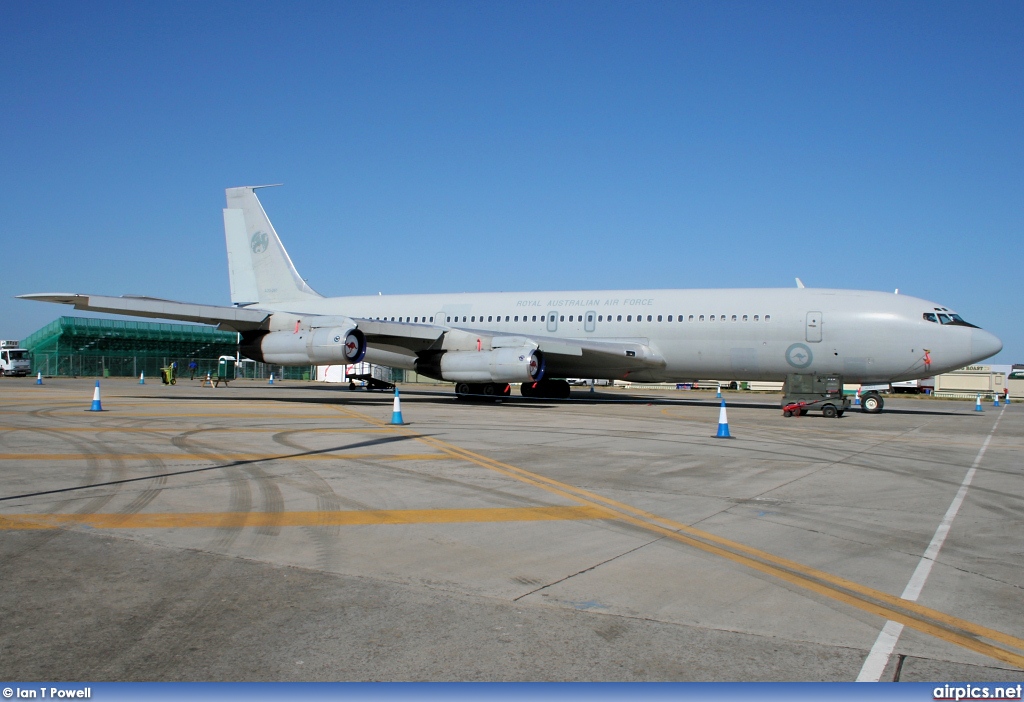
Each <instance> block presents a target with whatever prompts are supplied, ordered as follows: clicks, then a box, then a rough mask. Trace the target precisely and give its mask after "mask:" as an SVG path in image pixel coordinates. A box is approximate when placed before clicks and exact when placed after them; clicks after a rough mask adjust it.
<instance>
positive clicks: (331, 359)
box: [239, 327, 366, 366]
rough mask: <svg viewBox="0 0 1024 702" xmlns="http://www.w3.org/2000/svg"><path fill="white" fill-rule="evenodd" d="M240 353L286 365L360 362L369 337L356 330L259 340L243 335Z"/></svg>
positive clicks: (278, 334) (273, 334)
mask: <svg viewBox="0 0 1024 702" xmlns="http://www.w3.org/2000/svg"><path fill="white" fill-rule="evenodd" d="M239 350H240V352H241V353H242V354H244V355H245V356H246V357H248V358H251V359H253V360H256V361H262V362H264V363H274V364H280V365H282V366H305V365H310V364H315V365H339V364H349V363H359V362H360V361H362V360H363V356H365V355H366V336H365V335H364V334H363V332H361V331H360V330H359V329H357V328H354V327H353V328H344V327H323V328H318V329H303V330H300V331H298V332H295V333H293V332H286V331H279V332H271V333H269V334H264V335H263V336H260V337H255V338H245V337H244V336H243V339H242V344H241V346H240V347H239Z"/></svg>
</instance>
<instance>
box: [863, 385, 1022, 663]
mask: <svg viewBox="0 0 1024 702" xmlns="http://www.w3.org/2000/svg"><path fill="white" fill-rule="evenodd" d="M1005 410H1006V406H1005V405H1004V406H1003V409H1001V410H999V416H998V417H996V422H995V424H993V425H992V431H990V432H989V433H988V436H987V437H985V442H984V443H983V444H982V445H981V448H980V449H978V455H977V456H975V457H974V463H972V464H971V468H970V470H968V471H967V475H965V476H964V479H963V482H962V483H960V489H959V490H957V493H956V497H954V498H953V501H952V502H951V503H950V504H949V509H947V510H946V515H945V516H944V517H943V518H942V521H941V522H939V527H938V529H936V530H935V535H934V536H932V540H931V543H929V544H928V548H927V549H925V552H924V555H923V556H921V560H920V561H918V563H917V568H915V569H914V574H913V575H911V576H910V582H908V583H907V586H906V587H905V588H904V589H903V594H902V595H900V597H901V598H903V599H904V600H909V601H910V602H916V601H917V598H918V596H919V595H920V594H921V590H923V589H924V584H925V581H926V580H928V576H929V575H930V574H931V572H932V566H933V565H935V559H936V558H938V557H939V551H940V550H941V549H942V544H943V543H944V542H945V541H946V536H948V535H949V528H950V527H951V526H952V525H953V520H954V519H956V515H957V512H959V511H960V506H961V505H962V504H963V503H964V498H965V497H967V489H968V488H970V486H971V482H972V481H973V480H974V474H975V473H977V472H978V466H979V465H981V459H982V457H983V456H984V455H985V451H986V450H987V449H988V444H989V442H990V441H992V436H993V435H994V434H995V433H996V427H998V426H999V420H1000V419H1002V418H1003V412H1004V411H1005ZM901 633H903V625H902V624H900V623H899V622H894V621H892V620H889V621H887V622H886V623H885V626H884V627H882V631H881V632H879V634H878V638H877V639H875V645H874V646H872V647H871V651H870V652H869V653H868V657H867V659H865V661H864V665H863V666H862V667H861V669H860V675H858V676H857V682H878V681H879V680H881V678H882V673H883V672H884V671H885V666H886V665H888V663H889V656H891V655H892V652H893V649H895V648H896V642H897V641H899V638H900V634H901Z"/></svg>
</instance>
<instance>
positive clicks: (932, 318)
mask: <svg viewBox="0 0 1024 702" xmlns="http://www.w3.org/2000/svg"><path fill="white" fill-rule="evenodd" d="M924 320H925V321H926V322H935V323H936V324H938V322H939V320H938V319H936V318H935V315H934V314H932V313H931V312H925V313H924Z"/></svg>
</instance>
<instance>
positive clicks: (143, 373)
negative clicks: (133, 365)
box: [139, 371, 146, 385]
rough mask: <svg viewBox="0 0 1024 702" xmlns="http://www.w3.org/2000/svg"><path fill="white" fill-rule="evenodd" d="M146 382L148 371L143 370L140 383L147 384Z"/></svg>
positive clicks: (140, 374)
mask: <svg viewBox="0 0 1024 702" xmlns="http://www.w3.org/2000/svg"><path fill="white" fill-rule="evenodd" d="M145 384H146V371H142V372H141V373H139V385H145Z"/></svg>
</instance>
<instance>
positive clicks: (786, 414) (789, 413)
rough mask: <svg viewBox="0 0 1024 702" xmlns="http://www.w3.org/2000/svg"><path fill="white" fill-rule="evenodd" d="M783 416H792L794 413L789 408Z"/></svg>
mask: <svg viewBox="0 0 1024 702" xmlns="http://www.w3.org/2000/svg"><path fill="white" fill-rule="evenodd" d="M782 416H783V417H792V416H793V413H792V412H790V411H789V410H786V411H785V412H783V413H782Z"/></svg>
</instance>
